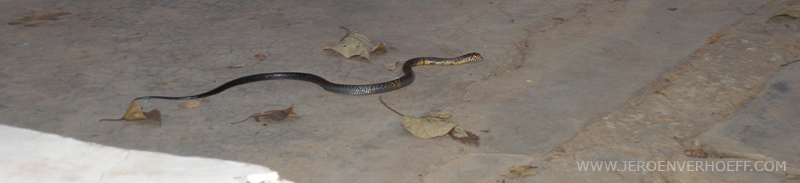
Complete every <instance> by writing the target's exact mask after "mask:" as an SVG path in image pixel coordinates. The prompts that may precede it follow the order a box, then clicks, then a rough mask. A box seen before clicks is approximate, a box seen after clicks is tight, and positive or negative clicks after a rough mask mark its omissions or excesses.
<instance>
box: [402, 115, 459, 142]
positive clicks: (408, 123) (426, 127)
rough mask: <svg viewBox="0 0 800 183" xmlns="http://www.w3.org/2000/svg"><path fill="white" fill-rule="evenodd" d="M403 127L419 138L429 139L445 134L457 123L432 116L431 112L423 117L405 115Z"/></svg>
mask: <svg viewBox="0 0 800 183" xmlns="http://www.w3.org/2000/svg"><path fill="white" fill-rule="evenodd" d="M400 124H402V125H403V127H405V128H406V130H408V132H411V134H414V136H417V137H419V138H423V139H427V138H433V137H440V136H444V135H445V134H447V133H448V132H450V130H452V129H453V128H454V127H456V126H457V125H456V124H455V123H453V122H450V121H447V119H446V118H439V117H435V116H430V115H429V114H427V115H425V116H422V117H421V118H418V117H414V116H405V115H404V116H403V122H402V123H400Z"/></svg>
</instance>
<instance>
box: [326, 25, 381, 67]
mask: <svg viewBox="0 0 800 183" xmlns="http://www.w3.org/2000/svg"><path fill="white" fill-rule="evenodd" d="M341 28H342V29H344V30H346V31H347V34H346V35H345V36H344V37H343V38H342V39H340V40H339V43H336V44H327V45H325V47H324V49H326V50H328V49H331V50H334V51H336V52H339V53H340V54H342V56H344V57H345V58H350V57H353V56H356V55H358V56H361V57H364V58H366V59H367V60H370V58H369V53H370V52H374V51H378V50H380V51H386V45H385V44H383V43H382V42H381V43H380V44H378V45H377V46H376V45H373V44H372V42H371V41H370V40H369V38H367V36H365V35H363V34H359V33H352V34H351V33H350V30H348V29H347V28H344V27H341Z"/></svg>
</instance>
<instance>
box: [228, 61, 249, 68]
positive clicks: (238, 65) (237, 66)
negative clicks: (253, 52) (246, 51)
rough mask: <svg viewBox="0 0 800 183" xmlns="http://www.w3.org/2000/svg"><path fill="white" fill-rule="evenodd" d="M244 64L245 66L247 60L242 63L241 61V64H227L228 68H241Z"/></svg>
mask: <svg viewBox="0 0 800 183" xmlns="http://www.w3.org/2000/svg"><path fill="white" fill-rule="evenodd" d="M244 66H247V62H244V63H241V64H237V65H232V66H228V69H236V68H242V67H244Z"/></svg>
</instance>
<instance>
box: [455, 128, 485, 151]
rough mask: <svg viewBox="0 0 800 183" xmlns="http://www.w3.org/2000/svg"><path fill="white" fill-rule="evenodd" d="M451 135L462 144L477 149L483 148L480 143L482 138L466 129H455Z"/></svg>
mask: <svg viewBox="0 0 800 183" xmlns="http://www.w3.org/2000/svg"><path fill="white" fill-rule="evenodd" d="M449 134H450V137H452V138H453V139H456V140H458V141H460V142H461V143H464V144H467V145H472V146H475V147H480V146H481V142H480V140H481V138H480V137H478V135H475V134H474V133H472V132H470V131H467V130H464V128H461V126H456V127H454V128H453V130H451V131H450V133H449Z"/></svg>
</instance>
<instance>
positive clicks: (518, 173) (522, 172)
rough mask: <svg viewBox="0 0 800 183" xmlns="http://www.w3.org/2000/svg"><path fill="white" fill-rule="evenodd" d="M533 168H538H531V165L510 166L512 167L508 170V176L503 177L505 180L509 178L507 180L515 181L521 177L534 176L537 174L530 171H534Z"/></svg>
mask: <svg viewBox="0 0 800 183" xmlns="http://www.w3.org/2000/svg"><path fill="white" fill-rule="evenodd" d="M535 168H539V167H538V166H533V165H520V166H512V167H509V168H508V172H509V174H506V175H504V176H505V177H506V178H509V179H516V178H522V177H527V176H531V175H536V174H537V173H539V172H537V171H534V170H531V169H535Z"/></svg>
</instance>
